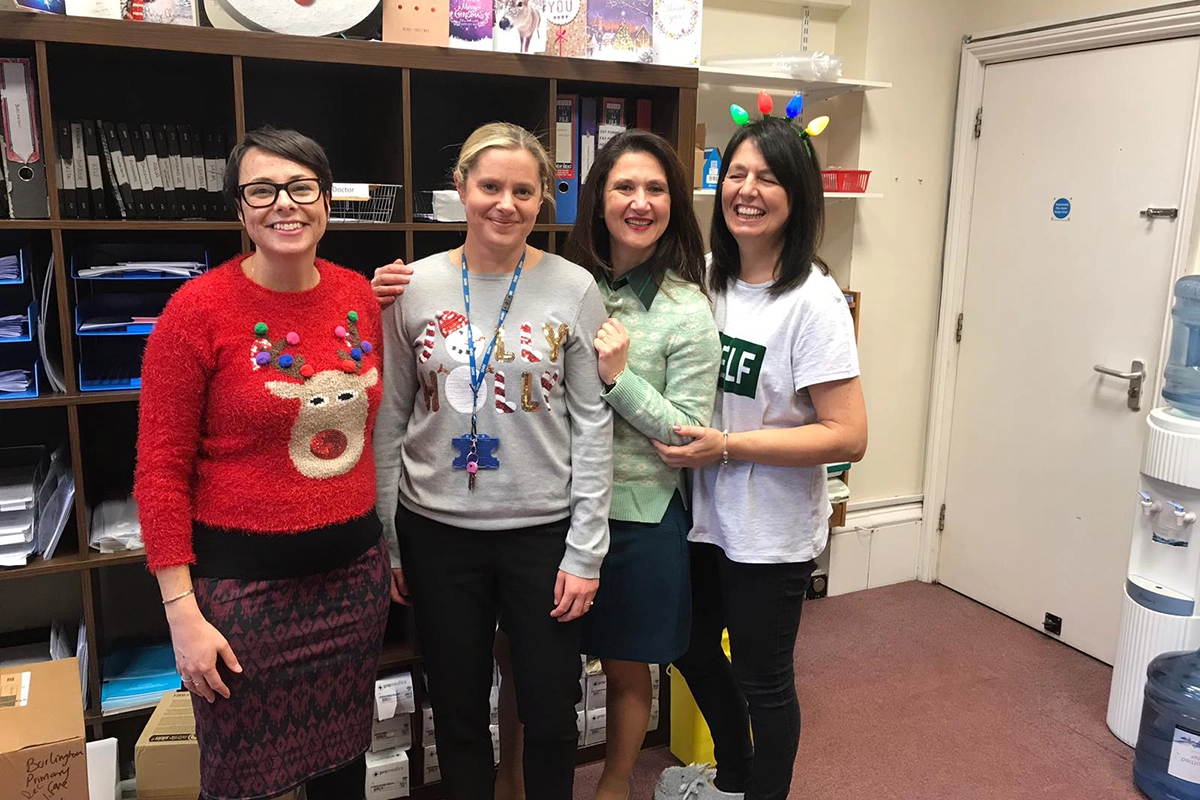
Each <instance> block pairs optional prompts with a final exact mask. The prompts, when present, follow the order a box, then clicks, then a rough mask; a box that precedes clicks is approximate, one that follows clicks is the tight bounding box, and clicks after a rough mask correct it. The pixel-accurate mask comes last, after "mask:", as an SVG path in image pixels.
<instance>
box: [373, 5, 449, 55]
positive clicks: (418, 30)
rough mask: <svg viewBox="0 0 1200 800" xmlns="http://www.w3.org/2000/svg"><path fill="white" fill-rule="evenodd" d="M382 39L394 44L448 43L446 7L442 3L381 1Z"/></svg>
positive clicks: (436, 45)
mask: <svg viewBox="0 0 1200 800" xmlns="http://www.w3.org/2000/svg"><path fill="white" fill-rule="evenodd" d="M383 40H384V41H385V42H396V43H397V44H424V45H431V46H433V47H446V46H448V45H449V44H450V8H449V6H447V5H446V4H445V3H433V4H426V3H417V4H415V5H414V4H413V3H398V2H395V0H389V2H385V3H384V4H383Z"/></svg>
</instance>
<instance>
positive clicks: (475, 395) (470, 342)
mask: <svg viewBox="0 0 1200 800" xmlns="http://www.w3.org/2000/svg"><path fill="white" fill-rule="evenodd" d="M524 266H525V252H524V251H522V252H521V260H520V261H518V262H517V268H516V270H515V271H514V272H513V277H512V283H510V284H509V286H508V294H507V295H505V296H504V304H503V305H501V306H500V318H499V319H498V320H497V321H496V332H495V333H493V334H492V341H491V342H490V343H489V344H488V346H487V350H486V351H484V355H483V365H482V366H481V367H478V368H477V367H476V366H475V335H474V333H473V332H472V330H471V281H470V280H469V279H468V277H467V249H466V248H465V247H464V248H463V253H462V281H463V305H464V306H465V307H466V310H467V353H468V354H469V355H470V357H471V433H472V435H474V433H475V407H476V406H478V405H479V390H480V389H481V388H483V379H484V377H485V376H486V375H487V368H488V362H489V361H491V360H492V351H493V350H495V349H496V337H497V336H499V335H500V329H501V328H503V327H504V320H505V318H506V317H508V308H509V306H511V305H512V301H513V295H515V294H516V293H517V281H519V280H521V268H522V267H524Z"/></svg>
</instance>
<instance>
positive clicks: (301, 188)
mask: <svg viewBox="0 0 1200 800" xmlns="http://www.w3.org/2000/svg"><path fill="white" fill-rule="evenodd" d="M281 190H284V191H286V192H287V193H288V197H290V198H292V202H293V203H296V204H298V205H302V206H306V205H309V204H311V203H315V202H317V201H318V200H320V199H321V194H322V192H321V181H319V180H317V179H316V178H296V179H295V180H291V181H288V182H287V183H271V182H270V181H255V182H253V183H243V184H242V185H241V186H239V187H238V195H239V196H240V197H241V198H242V202H244V203H245V204H246V205H248V206H250V207H251V208H267V207H269V206H273V205H275V201H276V200H277V199H278V198H279V192H280V191H281Z"/></svg>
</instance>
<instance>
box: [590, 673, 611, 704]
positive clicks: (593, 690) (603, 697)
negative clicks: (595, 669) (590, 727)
mask: <svg viewBox="0 0 1200 800" xmlns="http://www.w3.org/2000/svg"><path fill="white" fill-rule="evenodd" d="M586 702H587V710H588V711H599V710H600V709H602V708H604V706H605V704H606V703H607V702H608V677H607V676H606V675H605V674H604V673H603V672H601V673H599V674H598V675H588V677H587V701H586Z"/></svg>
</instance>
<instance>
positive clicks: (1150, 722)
mask: <svg viewBox="0 0 1200 800" xmlns="http://www.w3.org/2000/svg"><path fill="white" fill-rule="evenodd" d="M1133 779H1134V781H1135V782H1136V783H1137V785H1138V788H1139V789H1141V790H1142V791H1143V792H1145V794H1146V796H1147V797H1149V798H1150V800H1200V651H1189V652H1184V653H1164V654H1163V655H1161V656H1159V657H1158V658H1156V659H1154V660H1153V661H1151V662H1150V667H1149V668H1148V669H1147V670H1146V700H1145V703H1143V705H1142V724H1141V728H1140V729H1139V731H1138V740H1137V750H1136V752H1135V753H1134V757H1133Z"/></svg>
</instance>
